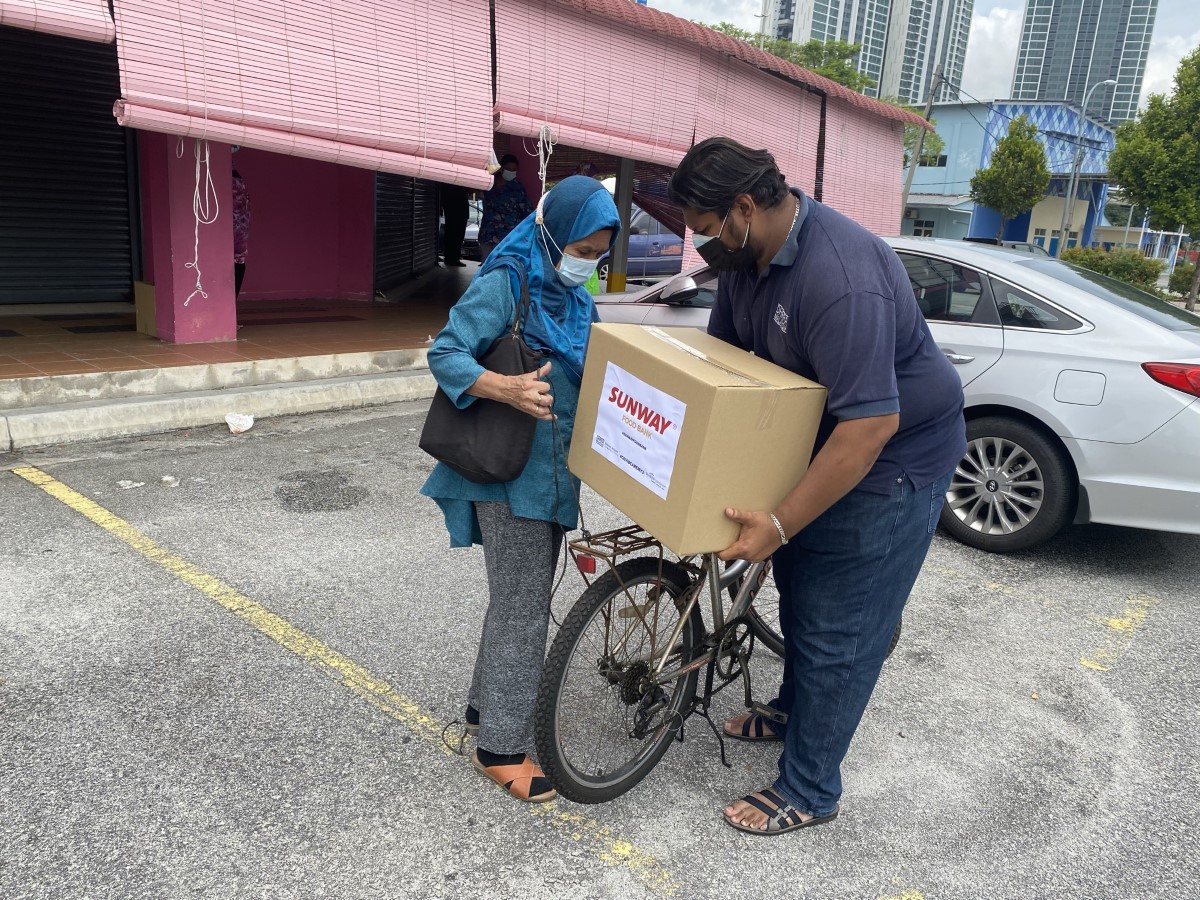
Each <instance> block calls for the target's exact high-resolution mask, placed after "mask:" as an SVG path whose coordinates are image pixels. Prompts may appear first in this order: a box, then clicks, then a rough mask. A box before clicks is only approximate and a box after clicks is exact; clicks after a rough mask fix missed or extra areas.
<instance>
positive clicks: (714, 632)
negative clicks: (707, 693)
mask: <svg viewBox="0 0 1200 900" xmlns="http://www.w3.org/2000/svg"><path fill="white" fill-rule="evenodd" d="M719 563H720V559H719V558H718V556H717V554H715V553H709V554H706V555H705V558H704V564H703V565H702V566H701V567H700V572H699V577H698V578H697V579H696V581H694V582H693V583H692V587H691V589H690V590H689V591H688V603H687V606H686V607H684V609H682V610H681V611H680V613H679V621H678V622H676V623H675V628H674V629H673V630H672V632H671V637H670V639H669V640H668V641H667V644H666V648H665V649H664V651H663V652H662V653H661V654H659V657H660V658H659V660H658V663H657V665H655V667H654V680H655V681H656V682H658V683H660V684H663V683H666V682H669V681H674V680H675V679H676V678H678V677H679V676H680V675H683V674H684V673H686V672H690V671H691V670H692V669H699V668H702V667H703V666H706V665H708V664H709V663H710V662H712V661H713V660H714V659H715V658H716V654H717V650H718V649H719V646H720V644H719V643H717V642H713V645H712V646H711V647H709V649H708V650H707V651H706V652H704V653H702V654H701V655H699V656H696V657H693V658H692V659H691V661H689V662H688V663H687V664H686V665H684V666H681V667H680V668H678V669H675V670H673V671H671V672H666V673H664V672H663V667H664V666H665V665H666V663H667V660H668V659H669V658H670V655H671V651H672V650H673V649H674V647H675V644H676V642H677V641H678V640H679V637H680V635H681V634H683V627H684V623H685V622H686V621H687V618H688V616H690V615H691V614H692V609H693V608H694V607H695V605H696V603H697V602H698V601H699V599H700V593H701V589H702V588H703V587H704V586H705V585H707V586H708V594H709V600H710V602H711V609H712V620H713V625H712V629H711V630H710V632H709V640H710V642H712V639H713V638H719V637H720V636H721V634H722V633H723V632H724V630H725V626H726V625H727V624H728V623H729V622H735V621H737V620H738V619H740V618H741V617H742V616H743V615H745V614H746V612H747V610H749V609H750V605H751V604H752V603H754V598H755V597H757V596H758V592H759V590H760V589H761V588H762V586H763V582H764V581H766V578H767V574H768V573H769V572H770V569H771V566H770V563H769V562H766V561H763V562H756V563H752V562H747V561H746V560H744V559H739V560H736V561H735V562H733V563H732V564H731V565H729V566H727V567H726V568H725V570H724V571H723V572H718V571H717V570H718V565H719ZM743 575H745V578H743V579H742V586H741V587H740V588H739V589H738V592H737V596H736V597H734V600H733V603H731V604H730V606H729V613H728V616H726V613H725V605H724V602H723V600H722V598H723V597H724V595H725V591H726V590H727V589H728V588H729V587H731V586H732V585H734V584H736V583H737V580H738V579H739V578H742V576H743ZM651 652H653V651H651Z"/></svg>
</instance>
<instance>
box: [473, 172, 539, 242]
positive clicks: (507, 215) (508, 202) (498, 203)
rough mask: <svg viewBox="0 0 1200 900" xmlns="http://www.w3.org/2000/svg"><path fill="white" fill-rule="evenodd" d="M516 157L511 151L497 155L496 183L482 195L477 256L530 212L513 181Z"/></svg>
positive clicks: (525, 197) (518, 184)
mask: <svg viewBox="0 0 1200 900" xmlns="http://www.w3.org/2000/svg"><path fill="white" fill-rule="evenodd" d="M517 165H518V163H517V158H516V157H515V156H513V155H512V154H511V153H505V154H504V156H502V157H500V169H499V171H498V172H496V183H495V184H494V185H493V186H492V189H491V190H490V191H488V192H487V193H486V194H484V195H483V219H482V221H481V222H480V223H479V259H480V261H481V262H482V261H484V260H486V259H487V258H488V254H489V253H491V252H492V249H493V248H494V247H495V246H496V245H497V244H499V243H500V242H501V241H502V240H504V238H505V237H507V236H508V233H509V232H510V231H512V230H513V229H514V228H516V227H517V225H519V224H520V223H521V221H522V220H523V219H524V218H525V217H526V216H528V215H529V214H530V213H531V212H533V205H532V204H531V203H530V202H529V195H528V194H526V193H525V186H524V185H522V184H521V182H519V181H518V180H517Z"/></svg>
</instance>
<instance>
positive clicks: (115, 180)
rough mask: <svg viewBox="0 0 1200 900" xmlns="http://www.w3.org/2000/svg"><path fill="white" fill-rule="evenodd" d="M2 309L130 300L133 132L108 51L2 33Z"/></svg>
mask: <svg viewBox="0 0 1200 900" xmlns="http://www.w3.org/2000/svg"><path fill="white" fill-rule="evenodd" d="M0 85H3V90H0V304H13V303H65V302H82V301H105V300H107V301H112V300H128V299H129V297H130V295H131V293H132V284H133V281H134V277H135V271H134V267H135V262H136V258H135V255H134V252H133V225H132V218H131V215H130V210H131V209H132V208H135V207H134V205H133V204H132V202H131V197H130V175H129V162H130V159H131V154H132V151H131V149H130V141H129V139H130V136H131V134H132V133H131V132H127V131H126V130H125V129H123V128H121V127H120V126H119V125H118V124H117V123H116V120H115V119H114V118H113V114H112V109H113V102H114V101H115V100H116V99H117V98H118V97H119V96H120V82H119V77H118V74H117V55H116V50H115V48H114V47H113V45H112V44H97V43H90V42H86V41H78V40H73V39H71V38H63V37H57V36H55V35H47V34H40V33H37V32H33V31H23V30H18V29H14V28H5V27H0Z"/></svg>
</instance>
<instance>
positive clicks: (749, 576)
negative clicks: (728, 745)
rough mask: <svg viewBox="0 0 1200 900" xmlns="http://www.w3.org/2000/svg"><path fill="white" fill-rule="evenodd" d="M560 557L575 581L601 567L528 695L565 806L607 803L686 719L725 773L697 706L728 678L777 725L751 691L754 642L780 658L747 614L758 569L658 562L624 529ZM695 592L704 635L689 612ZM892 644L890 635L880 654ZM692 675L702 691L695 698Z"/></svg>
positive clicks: (647, 543) (574, 545)
mask: <svg viewBox="0 0 1200 900" xmlns="http://www.w3.org/2000/svg"><path fill="white" fill-rule="evenodd" d="M569 550H570V552H571V555H572V556H573V557H574V558H575V560H576V563H577V566H578V568H579V569H580V571H581V572H583V573H584V574H585V579H586V577H587V574H588V570H589V569H591V570H592V571H593V572H594V568H595V567H596V565H597V564H598V563H599V562H601V561H603V562H604V563H606V564H607V571H606V572H604V573H603V574H601V575H600V576H599V577H597V578H595V580H592V581H590V583H589V586H588V588H587V589H586V590H585V591H584V593H583V594H582V596H580V598H579V599H578V600H577V601H576V602H575V604H574V605H573V606H572V607H571V610H570V612H569V613H568V614H567V616H566V618H565V619H564V620H563V623H562V626H561V627H560V628H559V630H558V633H557V634H556V635H555V637H554V640H553V642H552V643H551V647H550V651H549V653H548V655H547V657H546V662H545V665H544V667H543V670H542V678H541V682H540V684H539V686H538V700H537V707H536V711H535V723H536V735H537V737H536V742H537V752H538V759H539V761H540V762H541V765H542V769H543V771H544V772H545V773H546V777H547V778H549V779H550V781H551V783H552V784H554V786H555V787H556V788H557V789H558V791H559V793H560V794H562V795H563V796H564V797H566V798H567V799H569V800H574V801H575V802H577V803H603V802H606V801H608V800H612V799H614V798H616V797H619V796H620V795H621V794H624V793H625V792H626V791H628V790H629V789H630V788H632V787H634V786H635V785H636V784H638V782H640V781H641V780H642V779H643V778H645V777H646V775H648V774H649V773H650V771H651V770H652V769H653V768H654V766H655V765H657V763H658V761H659V760H660V759H662V757H663V755H664V754H665V753H666V751H667V749H668V747H669V746H670V743H671V741H672V740H673V739H678V740H680V741H682V739H683V725H684V723H685V722H686V721H687V720H688V719H689V718H690V717H691V716H692V715H698V716H700V717H701V718H702V719H704V720H705V721H706V722H707V723H708V725H709V728H711V729H712V731H713V733H714V734H715V735H716V737H717V740H718V742H719V744H720V750H721V762H722V763H723V764H724V765H726V766H729V763H728V761H727V760H726V758H725V741H724V737H723V736H722V734H721V730H720V729H719V728H718V727H717V726H716V724H714V723H713V721H712V718H711V717H710V715H709V707H710V705H711V703H712V699H713V697H715V696H716V695H717V694H718V693H719V692H720V691H722V690H723V689H724V688H726V687H727V686H728V685H729V684H731V683H732V682H734V681H736V680H738V679H739V678H740V679H741V680H742V683H743V686H744V691H745V703H746V707H747V708H748V709H750V710H752V711H754V712H756V713H759V714H760V715H762V716H764V717H765V718H767V720H768V721H769V722H772V723H775V724H777V725H780V726H781V725H782V724H784V723H785V722H786V717H785V716H783V715H782V714H780V713H779V712H778V711H777V710H775V709H773V708H772V707H769V706H767V705H765V704H761V703H757V702H755V701H754V699H753V696H752V692H751V682H750V667H749V661H750V655H751V653H752V652H753V649H754V644H755V641H756V640H760V641H761V642H762V643H764V644H767V645H768V646H771V643H770V642H768V641H767V640H764V639H762V637H761V635H762V634H763V633H767V634H770V635H771V636H773V637H774V638H775V641H774V643H775V646H777V647H778V648H779V649H778V650H776V651H775V652H780V651H782V643H783V642H782V636H781V635H780V634H779V632H778V631H777V630H773V629H771V627H770V620H769V618H766V617H764V616H763V615H760V614H758V613H756V612H755V610H754V606H753V604H754V601H755V598H756V597H757V596H758V594H759V592H760V591H761V589H762V586H763V583H764V582H765V581H766V579H767V576H768V574H769V573H770V568H771V563H770V561H769V560H765V561H763V562H758V563H748V562H745V561H738V562H734V563H731V564H729V565H728V566H726V567H725V568H724V570H721V568H720V561H719V560H718V558H717V555H716V554H715V553H710V554H705V555H704V556H703V557H702V558H700V559H699V560H698V559H697V557H695V556H691V557H682V558H679V559H676V560H670V559H667V558H666V554H665V553H664V548H663V546H662V544H661V543H660V542H659V541H657V540H656V539H655V538H653V537H652V536H651V535H649V534H647V533H646V532H644V531H642V530H641V529H640V528H639V527H638V526H636V525H633V526H627V527H625V528H619V529H615V530H613V531H608V532H604V533H603V534H596V535H590V536H585V537H584V538H582V539H579V540H575V541H572V542H570V544H569ZM618 560H620V561H618ZM589 561H590V562H589ZM705 588H707V592H708V595H709V600H710V616H711V619H712V623H713V624H712V628H711V629H709V628H707V627H706V624H705V621H704V616H703V614H702V613H701V609H700V607H701V603H700V598H701V595H702V594H703V593H704V592H705ZM727 593H728V595H729V597H730V601H729V606H728V608H726V606H725V601H724V598H725V596H726V594H727ZM899 636H900V627H899V626H897V629H896V632H895V634H893V636H892V641H891V645H890V646H889V648H888V653H889V654H890V653H891V652H892V649H894V647H895V645H896V642H897V641H898V640H899ZM771 649H773V650H774V647H771ZM701 670H704V672H705V681H704V689H703V691H702V693H700V694H697V692H696V687H697V684H698V682H699V678H700V672H701Z"/></svg>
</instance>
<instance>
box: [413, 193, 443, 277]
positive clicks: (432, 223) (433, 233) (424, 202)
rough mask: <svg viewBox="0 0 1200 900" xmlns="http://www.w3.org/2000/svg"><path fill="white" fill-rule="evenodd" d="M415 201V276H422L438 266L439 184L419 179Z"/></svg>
mask: <svg viewBox="0 0 1200 900" xmlns="http://www.w3.org/2000/svg"><path fill="white" fill-rule="evenodd" d="M413 199H414V204H413V223H412V242H413V274H414V275H420V274H422V273H424V272H428V271H429V270H430V269H432V268H434V267H435V266H437V252H438V251H437V237H438V191H437V184H435V183H434V182H432V181H423V180H421V179H418V180H417V182H416V184H415V185H414V197H413Z"/></svg>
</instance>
